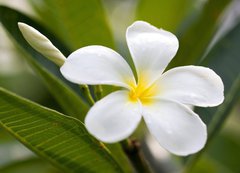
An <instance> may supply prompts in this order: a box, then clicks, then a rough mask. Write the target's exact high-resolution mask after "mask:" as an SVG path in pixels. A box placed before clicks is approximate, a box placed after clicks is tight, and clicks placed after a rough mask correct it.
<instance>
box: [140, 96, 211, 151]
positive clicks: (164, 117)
mask: <svg viewBox="0 0 240 173" xmlns="http://www.w3.org/2000/svg"><path fill="white" fill-rule="evenodd" d="M143 117H144V119H145V122H146V124H147V127H148V129H149V130H150V132H151V134H152V135H153V136H154V137H155V138H156V139H157V141H158V142H159V143H160V145H161V146H162V147H164V148H165V149H167V150H168V151H170V152H171V153H174V154H177V155H183V156H184V155H189V154H192V153H195V152H197V151H199V150H200V149H202V148H203V146H204V145H205V143H206V139H207V130H206V126H205V124H204V123H203V122H202V121H201V119H200V118H199V117H198V115H197V114H195V113H194V112H192V111H191V110H190V109H188V108H187V107H186V106H184V105H182V104H180V103H177V102H172V101H169V100H155V102H154V104H149V105H145V106H144V107H143Z"/></svg>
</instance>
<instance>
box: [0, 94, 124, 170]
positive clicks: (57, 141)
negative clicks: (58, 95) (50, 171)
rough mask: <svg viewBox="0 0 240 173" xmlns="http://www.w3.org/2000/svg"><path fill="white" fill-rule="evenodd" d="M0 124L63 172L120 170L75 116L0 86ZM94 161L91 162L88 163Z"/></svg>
mask: <svg viewBox="0 0 240 173" xmlns="http://www.w3.org/2000/svg"><path fill="white" fill-rule="evenodd" d="M0 105H1V109H0V120H1V121H0V125H1V126H2V127H3V128H4V129H5V130H7V131H8V132H10V133H11V134H12V135H13V136H15V137H16V138H17V139H18V140H19V141H21V142H22V143H23V144H24V145H26V146H27V147H28V148H30V149H32V150H33V151H35V153H37V154H38V155H40V156H41V157H43V158H45V159H47V160H48V161H50V162H51V163H53V164H54V165H55V166H57V167H58V168H60V169H61V170H63V171H66V172H76V173H78V172H81V171H82V172H106V170H107V172H109V173H110V172H113V173H115V172H122V171H121V168H120V167H119V165H118V164H117V163H116V162H115V161H114V159H113V158H112V157H111V155H110V154H109V153H108V151H107V150H106V149H105V147H104V146H103V145H102V144H101V143H99V142H98V141H96V140H95V139H93V138H92V137H91V136H90V135H89V134H88V133H87V131H86V129H85V127H84V125H83V124H82V123H81V122H79V121H78V120H77V119H74V118H71V117H67V116H65V115H63V114H60V113H58V112H56V111H53V110H50V109H47V108H44V107H41V106H39V105H37V104H35V103H32V102H30V101H27V100H24V99H22V98H20V97H17V96H15V95H13V94H11V93H9V92H7V91H5V90H4V89H0ZM93 161H94V164H92V163H93Z"/></svg>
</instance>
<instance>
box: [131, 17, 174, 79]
mask: <svg viewBox="0 0 240 173" xmlns="http://www.w3.org/2000/svg"><path fill="white" fill-rule="evenodd" d="M126 38H127V43H128V47H129V49H130V52H131V55H132V57H133V61H134V64H135V66H136V70H137V73H138V76H139V77H140V78H142V77H143V78H144V80H149V81H147V82H153V81H154V80H156V79H157V78H158V77H159V76H160V75H161V73H162V72H163V71H164V69H165V68H166V66H167V65H168V63H169V62H170V61H171V59H172V58H173V57H174V56H175V54H176V52H177V50H178V39H177V38H176V36H175V35H173V34H172V33H170V32H168V31H165V30H163V29H158V28H156V27H154V26H152V25H150V24H149V23H146V22H143V21H137V22H135V23H133V24H132V25H131V26H129V27H128V29H127V33H126Z"/></svg>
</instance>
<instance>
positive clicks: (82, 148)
mask: <svg viewBox="0 0 240 173" xmlns="http://www.w3.org/2000/svg"><path fill="white" fill-rule="evenodd" d="M29 1H30V2H31V4H32V6H33V7H34V10H35V11H36V12H37V14H38V20H39V21H36V20H33V19H30V18H29V17H28V16H26V15H24V14H22V13H20V12H18V11H16V10H13V9H11V8H8V7H4V6H0V21H1V23H2V25H3V27H4V28H5V29H6V31H7V32H8V33H9V35H10V36H11V37H12V38H13V40H14V41H15V43H16V45H17V46H18V48H20V50H21V51H22V52H23V53H24V56H23V57H24V58H25V59H26V60H27V62H28V63H29V64H30V66H31V67H32V68H33V69H34V70H35V72H36V73H37V74H38V75H39V76H40V77H41V79H43V81H44V82H45V84H46V86H47V87H48V89H49V91H50V93H51V94H52V95H53V97H54V98H55V99H56V102H57V103H58V104H59V105H60V107H61V109H62V110H63V113H66V115H70V116H73V117H76V118H77V119H75V118H72V117H68V116H65V115H63V114H61V113H58V112H56V111H54V110H50V109H48V108H44V107H42V106H39V105H37V104H35V103H32V102H30V101H27V100H25V99H23V98H20V97H18V96H16V95H14V94H11V93H10V92H8V91H6V90H4V89H0V127H3V128H2V129H0V148H4V146H3V145H1V144H4V145H5V144H6V143H5V141H8V142H10V143H11V142H12V141H13V140H12V138H9V137H8V136H6V135H4V134H3V133H1V130H3V129H4V130H5V131H7V132H10V133H11V134H12V135H13V136H14V137H15V138H16V139H17V140H19V141H21V142H22V143H23V144H24V145H25V146H27V148H29V149H30V150H32V151H33V152H35V153H37V155H38V156H40V158H42V159H45V160H44V161H43V160H41V159H39V158H35V157H34V158H32V156H31V157H30V158H28V159H26V160H21V161H19V162H12V163H10V164H8V165H5V166H3V167H1V168H0V172H1V173H2V172H3V173H10V172H11V173H14V172H17V173H21V172H24V173H27V172H33V171H32V170H34V172H37V171H38V172H39V173H40V172H44V173H47V172H49V173H50V172H51V173H60V172H61V171H64V172H133V170H132V167H131V165H130V163H129V161H128V159H127V157H126V155H124V153H123V151H122V149H121V147H120V146H119V144H114V145H109V146H108V148H109V149H110V150H108V149H107V148H106V147H105V146H104V145H102V144H101V143H99V142H98V141H96V140H95V139H93V138H92V137H91V136H90V135H89V134H88V133H87V131H86V130H85V127H84V125H83V124H82V123H81V122H80V121H79V120H78V119H80V120H81V121H82V120H83V119H84V117H85V115H86V112H87V111H88V109H89V104H88V103H87V100H86V98H84V96H83V95H82V93H81V91H80V89H79V86H77V85H74V84H71V83H69V82H68V81H66V80H65V79H64V78H63V77H62V75H61V74H60V72H59V67H57V66H56V65H55V64H53V63H51V62H50V61H48V60H47V59H46V58H45V57H43V56H42V55H41V54H39V53H38V52H36V51H35V50H34V49H32V48H31V46H30V45H29V44H28V43H27V42H26V41H25V40H24V39H23V37H22V35H21V33H20V32H19V29H18V27H17V22H19V21H21V22H25V23H27V24H29V25H31V26H33V27H34V28H36V29H37V30H39V31H40V32H41V33H43V34H44V35H45V36H47V37H48V38H49V39H50V40H51V41H52V42H53V44H54V45H55V46H56V47H57V48H58V49H59V50H61V52H62V53H63V54H64V55H65V56H68V55H69V54H70V53H71V52H72V50H75V49H77V48H80V47H83V46H87V45H97V44H99V45H104V46H108V47H112V48H113V47H114V45H113V38H112V34H111V32H110V28H109V26H108V20H107V18H106V16H105V11H104V8H103V5H102V3H101V1H100V0H88V1H84V0H72V1H71V3H70V2H68V1H64V0H60V1H57V0H42V1H38V0H29ZM197 2H199V1H198V0H193V1H191V0H181V1H178V0H169V1H164V0H139V4H138V5H137V7H136V19H140V20H146V21H147V22H150V23H152V24H153V25H156V26H158V27H162V28H164V29H167V30H170V31H172V32H175V33H177V36H178V38H179V42H180V47H179V51H178V53H177V56H176V57H175V58H174V59H173V61H172V62H171V64H170V66H169V67H168V68H171V67H175V66H180V65H187V64H198V65H203V66H207V67H210V68H212V69H213V70H214V71H215V72H216V73H217V74H218V75H220V76H221V78H222V79H223V82H224V86H225V101H224V103H223V104H222V105H221V106H219V107H215V108H196V109H195V111H196V112H197V113H198V114H199V115H200V116H201V118H202V119H203V120H204V121H205V123H206V124H207V125H208V133H209V137H208V139H209V140H208V142H207V145H206V146H207V147H206V148H204V149H203V150H202V151H201V152H199V153H197V154H195V155H193V156H190V157H188V158H187V159H186V160H187V162H186V164H185V165H184V166H186V168H187V169H186V170H185V171H186V172H191V173H198V172H206V173H212V172H220V173H221V172H222V173H233V172H239V167H238V166H237V164H238V160H237V158H238V157H239V154H240V153H239V148H240V144H239V142H238V138H239V136H238V137H236V136H233V135H232V133H233V131H231V132H229V133H223V134H221V135H220V136H218V137H217V138H215V136H217V134H218V132H219V131H220V129H221V127H222V126H223V124H224V122H225V121H226V119H227V118H228V117H229V115H230V112H231V110H232V108H233V107H234V106H235V105H236V104H237V102H238V101H239V98H240V92H239V91H240V69H239V64H240V58H239V54H240V49H239V40H240V24H238V25H236V26H235V28H234V29H233V30H231V31H230V32H229V33H228V34H227V35H226V36H225V37H224V38H223V39H221V40H220V41H218V42H217V44H216V45H215V46H214V47H213V48H212V49H211V50H210V51H209V53H208V54H207V55H206V56H205V57H203V55H204V54H205V53H206V50H207V48H208V46H209V44H210V42H211V41H212V38H213V37H214V35H215V34H216V31H217V30H218V29H219V27H220V25H219V19H220V17H221V16H222V14H223V12H224V10H225V9H226V7H227V6H228V4H230V2H231V0H221V1H219V0H209V1H206V3H205V4H204V6H203V7H202V8H198V9H197V10H196V6H195V5H196V3H197ZM106 3H108V2H107V1H106ZM120 15H121V14H120ZM115 42H118V40H115ZM123 52H127V50H126V49H124V50H123ZM18 80H20V79H18ZM5 81H8V80H4V81H3V80H2V81H0V85H1V87H2V86H7V84H5ZM1 87H0V88H1ZM40 87H41V86H40ZM104 88H107V89H105V90H104V93H103V94H104V95H106V94H107V93H108V91H110V90H114V88H113V87H109V86H107V87H104ZM91 91H92V90H91ZM92 93H93V94H94V92H92ZM23 95H24V94H23ZM26 96H28V95H26ZM30 98H31V97H30ZM31 99H32V100H34V99H36V98H31ZM238 130H239V129H238ZM8 142H7V143H8ZM210 142H211V143H210ZM9 147H10V145H9ZM223 149H224V150H223ZM0 161H1V159H0ZM9 161H10V159H9ZM46 161H47V162H46ZM49 162H50V163H52V164H53V166H55V167H57V168H59V169H57V170H56V169H55V167H53V166H51V165H49ZM119 165H120V166H121V168H120V166H119ZM192 168H193V169H192ZM122 169H123V171H122Z"/></svg>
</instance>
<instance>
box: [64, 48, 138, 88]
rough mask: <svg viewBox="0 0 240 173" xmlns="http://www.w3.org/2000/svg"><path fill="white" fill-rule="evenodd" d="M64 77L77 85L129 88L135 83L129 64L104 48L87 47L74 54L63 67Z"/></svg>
mask: <svg viewBox="0 0 240 173" xmlns="http://www.w3.org/2000/svg"><path fill="white" fill-rule="evenodd" d="M60 70H61V73H62V74H63V76H64V77H65V78H66V79H68V80H69V81H71V82H74V83H77V84H90V85H94V84H109V85H116V86H122V87H126V88H129V86H128V84H129V83H135V79H134V75H133V73H132V70H131V68H130V67H129V65H128V64H127V62H126V61H125V60H124V59H123V58H122V56H121V55H119V54H118V53H117V52H115V51H113V50H112V49H109V48H107V47H103V46H87V47H83V48H80V49H78V50H77V51H75V52H73V53H72V54H71V55H70V56H69V57H68V58H67V60H66V61H65V63H64V65H63V66H62V67H61V69H60Z"/></svg>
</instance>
